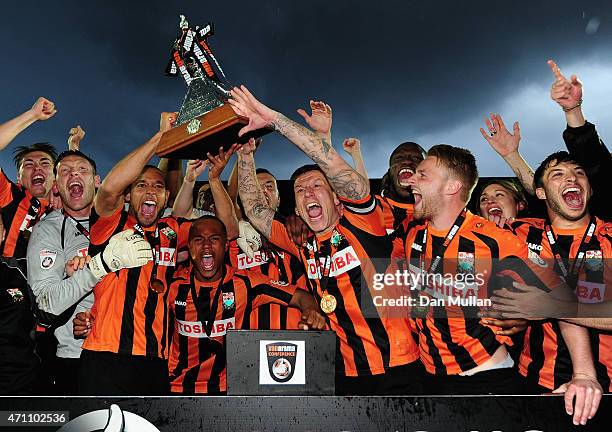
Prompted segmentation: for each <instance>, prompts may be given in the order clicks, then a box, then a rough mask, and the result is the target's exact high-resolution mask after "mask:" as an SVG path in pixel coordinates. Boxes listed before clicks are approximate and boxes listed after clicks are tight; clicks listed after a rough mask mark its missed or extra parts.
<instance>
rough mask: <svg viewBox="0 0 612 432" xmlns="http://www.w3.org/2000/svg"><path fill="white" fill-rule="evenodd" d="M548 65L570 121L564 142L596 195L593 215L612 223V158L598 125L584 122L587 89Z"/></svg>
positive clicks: (555, 95) (557, 97) (553, 88)
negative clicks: (609, 220)
mask: <svg viewBox="0 0 612 432" xmlns="http://www.w3.org/2000/svg"><path fill="white" fill-rule="evenodd" d="M548 65H549V66H550V68H551V70H552V73H553V75H554V77H555V82H554V83H553V84H552V86H551V89H550V97H551V98H552V100H554V101H555V102H556V103H557V104H558V105H559V106H560V107H561V109H562V110H563V113H564V114H565V120H566V121H567V128H566V129H565V130H564V131H563V141H565V145H566V146H567V150H568V151H569V153H570V154H571V155H572V157H573V158H574V159H575V160H576V161H577V162H578V163H580V165H582V166H583V168H584V169H585V170H586V171H587V173H588V175H589V181H590V183H591V187H593V191H594V192H595V193H594V195H593V200H592V202H591V206H590V208H591V212H592V213H593V214H596V215H597V216H599V217H601V218H602V219H609V218H610V217H612V205H611V204H610V203H611V202H612V193H611V192H610V188H609V187H608V184H609V182H610V180H609V177H610V174H609V173H610V171H611V170H612V156H611V155H610V151H609V150H608V149H607V148H606V146H605V145H604V143H603V141H602V140H601V138H600V137H599V135H598V134H597V130H595V125H594V124H592V123H589V122H587V121H586V120H585V118H584V115H583V113H582V95H583V87H582V83H581V82H580V81H579V80H578V77H576V75H572V76H571V77H570V79H569V80H568V79H567V78H565V77H564V76H563V74H561V71H560V70H559V67H558V66H557V64H556V63H555V62H554V61H552V60H549V61H548Z"/></svg>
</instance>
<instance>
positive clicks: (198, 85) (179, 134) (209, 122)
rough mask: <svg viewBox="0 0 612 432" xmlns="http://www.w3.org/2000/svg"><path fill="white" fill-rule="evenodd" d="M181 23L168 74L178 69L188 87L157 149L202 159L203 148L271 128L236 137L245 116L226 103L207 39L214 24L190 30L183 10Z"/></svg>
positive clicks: (222, 78)
mask: <svg viewBox="0 0 612 432" xmlns="http://www.w3.org/2000/svg"><path fill="white" fill-rule="evenodd" d="M179 27H180V29H181V34H180V35H179V37H178V38H177V39H176V40H175V42H174V45H173V47H172V55H171V58H170V61H169V62H168V66H167V67H166V75H168V76H176V75H178V74H179V73H180V74H181V75H182V77H183V78H184V80H185V82H186V83H187V86H188V90H187V94H186V95H185V99H184V100H183V105H182V106H181V109H180V111H179V114H178V118H177V120H176V125H175V126H174V127H173V128H172V129H170V130H169V131H167V132H165V133H164V134H163V135H162V138H161V140H160V142H159V145H158V146H157V150H156V154H157V155H158V156H159V157H165V158H173V159H202V158H204V157H205V156H206V153H207V152H210V153H211V154H216V153H217V152H218V150H219V147H223V148H224V149H226V150H227V149H228V148H229V147H230V146H231V145H232V144H234V143H236V142H246V141H247V140H248V139H249V138H251V137H253V138H258V137H260V136H262V135H265V134H266V133H269V132H270V130H268V129H259V130H257V131H253V132H249V133H248V134H245V135H243V136H242V137H240V138H239V137H238V131H240V129H241V128H242V127H244V125H246V124H248V122H249V120H248V118H246V117H243V116H239V115H237V114H236V113H235V112H234V110H233V109H232V107H231V105H229V104H228V103H227V99H228V98H229V90H230V88H231V87H230V84H229V82H228V80H227V78H226V77H225V73H224V72H223V69H221V66H220V65H219V62H218V61H217V59H216V58H215V56H214V55H213V53H212V50H211V49H210V46H209V44H208V38H209V37H210V36H212V35H213V24H212V23H208V24H207V25H206V26H204V27H200V26H196V27H195V28H193V29H192V28H190V27H189V23H188V22H187V20H186V19H185V16H184V15H181V16H180V24H179Z"/></svg>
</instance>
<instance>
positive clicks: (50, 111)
mask: <svg viewBox="0 0 612 432" xmlns="http://www.w3.org/2000/svg"><path fill="white" fill-rule="evenodd" d="M30 111H31V112H32V114H34V117H35V118H36V120H48V119H50V118H51V117H53V116H54V115H55V113H56V112H57V110H56V109H55V104H54V103H53V102H51V101H50V100H49V99H45V98H44V97H39V98H38V99H37V100H36V102H35V103H34V105H32V108H30Z"/></svg>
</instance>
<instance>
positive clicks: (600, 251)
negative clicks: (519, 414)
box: [512, 219, 612, 391]
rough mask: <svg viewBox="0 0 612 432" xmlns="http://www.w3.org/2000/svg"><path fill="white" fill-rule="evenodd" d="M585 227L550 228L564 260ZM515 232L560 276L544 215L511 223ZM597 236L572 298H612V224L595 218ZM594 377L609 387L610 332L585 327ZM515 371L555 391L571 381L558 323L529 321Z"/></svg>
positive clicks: (572, 252)
mask: <svg viewBox="0 0 612 432" xmlns="http://www.w3.org/2000/svg"><path fill="white" fill-rule="evenodd" d="M586 228H587V227H581V228H577V229H559V228H555V227H553V231H554V233H555V234H556V243H557V244H558V245H559V251H560V253H561V256H562V258H563V259H564V260H565V261H566V262H569V263H571V262H572V260H573V259H574V258H575V257H576V255H577V253H578V249H579V248H580V243H581V241H582V238H583V236H584V234H585V230H586ZM512 230H513V231H514V233H515V234H516V235H517V236H518V237H519V238H520V239H521V240H522V241H524V242H525V243H527V246H528V247H529V253H530V254H533V255H538V256H539V257H541V258H542V260H543V262H545V263H546V265H548V266H551V267H552V266H554V268H555V271H557V272H558V274H560V275H561V271H560V269H559V268H558V264H557V263H556V262H555V259H554V254H553V251H552V248H551V246H550V243H549V241H548V238H547V235H546V231H545V220H544V219H519V220H517V221H515V222H514V223H513V224H512ZM595 232H596V234H595V235H594V236H593V238H592V240H591V242H590V243H589V246H588V248H587V249H586V251H585V254H586V261H585V263H584V265H583V266H582V269H581V272H580V274H579V275H578V281H577V289H576V296H577V298H578V301H580V302H584V303H599V302H603V301H609V300H610V299H612V290H610V289H609V288H610V286H611V282H612V267H611V266H610V265H611V264H610V263H609V261H610V258H612V247H611V243H610V241H611V235H612V224H610V223H605V222H603V221H601V220H599V219H596V228H595ZM589 334H590V336H591V348H592V349H593V360H594V363H595V369H596V371H597V377H598V379H599V381H600V383H601V385H602V387H603V388H604V389H605V390H606V391H609V390H612V386H611V377H612V332H609V331H608V332H606V331H601V330H596V329H589ZM519 372H520V373H521V375H523V376H524V377H526V378H527V379H528V380H529V381H530V382H532V383H535V384H538V385H540V386H542V387H546V388H548V389H551V390H553V389H555V388H557V387H559V386H560V385H561V384H564V383H566V382H568V381H570V380H571V379H572V361H571V358H570V355H569V351H568V348H567V345H566V344H565V341H564V340H563V336H562V335H561V330H560V329H559V324H558V322H557V321H555V320H546V321H545V322H542V323H541V322H533V323H531V325H530V326H529V327H528V328H527V330H526V332H525V339H524V346H523V351H522V352H521V356H520V359H519Z"/></svg>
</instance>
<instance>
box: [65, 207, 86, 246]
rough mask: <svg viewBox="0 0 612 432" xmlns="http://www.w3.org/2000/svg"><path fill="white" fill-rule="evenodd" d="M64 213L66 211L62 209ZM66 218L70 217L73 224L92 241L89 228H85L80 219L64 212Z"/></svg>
mask: <svg viewBox="0 0 612 432" xmlns="http://www.w3.org/2000/svg"><path fill="white" fill-rule="evenodd" d="M62 213H64V211H63V210H62ZM64 219H68V220H69V221H70V222H71V223H72V225H74V227H75V228H76V229H77V230H78V231H79V232H80V233H81V234H83V235H84V236H85V238H86V239H87V240H89V241H91V238H90V235H89V230H88V229H87V228H85V227H84V226H83V224H81V222H79V221H78V220H76V219H75V218H74V217H72V216H70V215H69V214H66V213H64Z"/></svg>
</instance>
